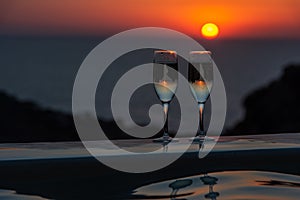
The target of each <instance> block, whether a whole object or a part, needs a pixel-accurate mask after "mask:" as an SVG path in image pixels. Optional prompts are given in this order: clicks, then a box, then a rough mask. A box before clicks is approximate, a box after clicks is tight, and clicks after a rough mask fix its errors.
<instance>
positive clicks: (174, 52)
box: [154, 50, 177, 55]
mask: <svg viewBox="0 0 300 200" xmlns="http://www.w3.org/2000/svg"><path fill="white" fill-rule="evenodd" d="M158 53H169V54H175V55H177V52H176V51H174V50H155V51H154V54H158Z"/></svg>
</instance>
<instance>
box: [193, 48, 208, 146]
mask: <svg viewBox="0 0 300 200" xmlns="http://www.w3.org/2000/svg"><path fill="white" fill-rule="evenodd" d="M210 55H211V52H210V51H191V52H190V62H189V67H188V80H189V84H190V88H191V91H192V93H193V96H194V98H195V99H196V101H197V103H198V107H199V116H200V120H199V129H198V131H197V135H196V137H195V138H194V141H202V140H203V139H204V138H205V136H206V132H205V130H204V123H203V115H204V113H203V112H204V104H205V102H206V101H207V99H208V98H209V95H210V91H211V88H212V84H213V61H212V59H211V57H210Z"/></svg>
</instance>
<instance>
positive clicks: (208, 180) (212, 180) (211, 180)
mask: <svg viewBox="0 0 300 200" xmlns="http://www.w3.org/2000/svg"><path fill="white" fill-rule="evenodd" d="M200 179H201V181H202V182H203V184H204V185H208V193H207V194H205V195H204V197H205V198H206V199H212V200H216V199H217V197H218V196H220V194H219V192H214V188H213V187H214V185H216V184H217V181H218V178H216V177H213V176H209V175H207V174H204V176H203V177H201V178H200Z"/></svg>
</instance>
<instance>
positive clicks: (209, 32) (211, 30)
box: [201, 23, 219, 39]
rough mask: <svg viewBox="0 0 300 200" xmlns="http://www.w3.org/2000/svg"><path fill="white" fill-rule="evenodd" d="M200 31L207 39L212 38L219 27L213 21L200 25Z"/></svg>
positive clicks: (217, 33) (215, 35) (217, 32)
mask: <svg viewBox="0 0 300 200" xmlns="http://www.w3.org/2000/svg"><path fill="white" fill-rule="evenodd" d="M201 33H202V36H203V37H205V38H207V39H214V38H216V37H217V36H218V35H219V27H218V26H217V25H216V24H213V23H206V24H204V25H203V26H202V28H201Z"/></svg>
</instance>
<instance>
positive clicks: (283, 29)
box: [0, 0, 300, 38]
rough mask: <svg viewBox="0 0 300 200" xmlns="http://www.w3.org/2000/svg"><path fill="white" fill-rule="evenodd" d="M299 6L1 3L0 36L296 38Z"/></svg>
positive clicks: (283, 1)
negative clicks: (169, 32)
mask: <svg viewBox="0 0 300 200" xmlns="http://www.w3.org/2000/svg"><path fill="white" fill-rule="evenodd" d="M299 21H300V1H299V0H251V1H249V0H163V1H162V0H148V1H146V0H92V1H89V0H49V1H47V0H1V2H0V33H2V34H39V35H40V34H42V35H43V34H47V35H53V34H54V35H69V34H74V35H101V34H111V33H117V32H119V31H122V30H125V29H129V28H134V27H142V26H159V27H165V28H172V29H175V30H178V31H182V32H184V33H186V34H189V35H192V36H199V37H200V28H201V25H202V24H203V23H205V22H214V23H216V24H218V26H219V27H220V30H221V33H220V37H223V38H252V37H254V38H257V37H260V38H300V22H299Z"/></svg>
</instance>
